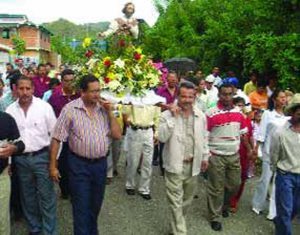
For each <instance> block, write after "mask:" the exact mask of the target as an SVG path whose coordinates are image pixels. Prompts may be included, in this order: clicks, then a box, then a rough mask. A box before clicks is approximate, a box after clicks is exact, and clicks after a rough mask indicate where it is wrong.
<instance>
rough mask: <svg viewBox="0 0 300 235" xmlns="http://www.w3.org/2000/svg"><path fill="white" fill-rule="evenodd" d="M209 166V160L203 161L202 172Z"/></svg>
mask: <svg viewBox="0 0 300 235" xmlns="http://www.w3.org/2000/svg"><path fill="white" fill-rule="evenodd" d="M207 168H208V161H202V162H201V172H205V171H206V170H207Z"/></svg>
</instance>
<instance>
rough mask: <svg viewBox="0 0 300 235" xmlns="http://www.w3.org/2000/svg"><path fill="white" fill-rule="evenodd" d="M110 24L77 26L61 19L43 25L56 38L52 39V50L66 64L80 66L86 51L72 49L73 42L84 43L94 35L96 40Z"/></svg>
mask: <svg viewBox="0 0 300 235" xmlns="http://www.w3.org/2000/svg"><path fill="white" fill-rule="evenodd" d="M108 24H109V23H108V22H99V23H89V24H83V25H76V24H74V23H72V22H70V21H68V20H65V19H59V20H57V21H54V22H51V23H45V24H43V26H44V27H46V28H47V29H48V30H50V31H51V32H52V33H53V34H54V36H52V37H51V49H52V50H53V51H55V52H57V53H58V54H60V55H61V56H62V60H63V62H64V63H70V64H78V63H80V62H82V55H83V54H84V53H85V51H84V50H83V49H82V47H81V46H77V47H75V48H72V47H71V44H72V41H73V40H74V39H75V40H77V41H82V40H83V39H84V38H85V37H88V36H89V35H92V37H93V38H95V37H96V36H97V35H98V33H99V32H101V31H104V30H106V29H107V27H108Z"/></svg>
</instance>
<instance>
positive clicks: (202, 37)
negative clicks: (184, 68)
mask: <svg viewBox="0 0 300 235" xmlns="http://www.w3.org/2000/svg"><path fill="white" fill-rule="evenodd" d="M155 3H156V7H157V9H158V11H159V12H160V17H159V19H158V21H157V23H156V24H155V25H154V27H152V28H150V29H149V30H147V32H146V36H145V39H144V41H143V43H144V46H145V48H146V49H147V51H148V52H149V53H152V54H153V56H154V58H160V59H162V60H164V59H167V58H170V57H175V56H185V57H190V58H192V59H195V60H196V61H197V62H198V64H199V68H201V69H202V70H203V71H205V72H206V73H208V72H209V71H210V70H211V68H212V67H213V66H219V67H221V68H222V69H223V71H226V70H234V71H235V72H236V73H237V74H238V75H239V77H247V74H248V72H249V71H250V70H257V71H259V72H261V73H271V72H272V73H274V72H276V73H277V75H278V77H279V78H280V82H281V83H282V85H283V86H284V87H290V88H293V89H296V90H298V91H300V83H299V79H300V71H299V69H300V1H299V0H264V1H261V0H170V1H167V0H161V1H160V0H156V1H155Z"/></svg>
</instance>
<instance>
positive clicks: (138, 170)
mask: <svg viewBox="0 0 300 235" xmlns="http://www.w3.org/2000/svg"><path fill="white" fill-rule="evenodd" d="M136 172H137V173H138V174H139V175H140V174H141V168H140V167H139V168H137V170H136Z"/></svg>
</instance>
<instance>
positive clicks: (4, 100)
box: [0, 60, 300, 235]
mask: <svg viewBox="0 0 300 235" xmlns="http://www.w3.org/2000/svg"><path fill="white" fill-rule="evenodd" d="M220 74H221V73H220V69H219V68H217V67H214V68H213V69H212V72H211V74H208V75H207V76H205V75H204V74H203V73H202V72H201V71H191V72H188V73H186V74H184V75H182V76H178V74H177V73H176V72H175V71H169V72H168V74H167V79H166V82H165V84H161V85H160V86H159V87H157V88H156V90H155V92H156V94H157V95H159V96H162V97H164V98H165V100H166V103H158V104H155V105H148V106H134V105H122V104H117V105H112V104H111V103H110V102H108V101H105V100H103V99H101V98H100V96H99V94H100V86H99V84H98V82H97V79H96V78H95V77H93V76H91V75H90V76H85V77H84V78H83V79H82V81H81V83H80V87H79V88H76V87H75V86H74V83H75V79H76V76H75V73H74V71H73V70H72V69H71V68H68V67H67V66H64V65H61V66H60V67H59V68H58V69H57V70H56V69H55V68H54V66H53V65H51V63H46V64H39V65H36V64H34V63H33V64H30V65H29V66H28V67H25V66H24V65H23V62H22V60H18V61H16V64H15V65H13V64H10V63H8V64H7V65H6V74H5V75H4V76H2V79H0V111H1V112H7V113H9V114H10V115H11V116H12V117H13V118H14V119H15V121H16V124H17V127H18V129H19V132H20V136H21V138H19V136H16V137H14V139H12V140H14V141H15V140H18V141H15V142H13V143H18V144H19V145H20V146H19V147H18V148H17V150H16V149H15V150H11V152H10V153H12V154H13V155H16V157H15V156H13V157H12V158H11V160H7V163H1V164H2V165H1V167H2V166H3V169H1V170H2V173H1V177H2V178H3V174H8V173H7V172H6V171H5V169H6V166H7V164H8V162H9V164H10V165H11V167H10V170H9V174H10V177H11V193H10V190H6V191H5V193H6V194H7V193H8V194H9V195H10V200H11V210H12V214H13V216H14V219H16V220H18V219H20V218H21V217H24V218H25V219H26V221H27V223H28V226H29V231H30V234H40V233H41V232H43V233H44V234H56V233H57V228H56V202H55V201H56V196H55V192H54V189H53V182H55V181H57V182H59V186H60V192H61V194H60V196H61V198H62V199H69V198H70V197H71V200H72V206H73V217H74V233H75V234H97V216H98V214H99V211H100V208H101V205H102V201H103V198H104V188H105V184H110V183H111V182H112V181H113V177H114V176H117V175H118V174H119V172H118V160H119V158H120V156H122V155H124V156H125V157H126V179H125V183H124V188H125V190H126V193H127V194H128V196H134V195H136V193H138V194H139V195H140V196H141V197H142V198H143V199H145V200H151V198H152V195H151V184H150V182H151V175H152V168H153V166H157V165H159V166H160V170H161V174H162V175H163V176H164V178H165V183H166V192H167V198H168V202H169V204H170V208H171V213H172V217H171V221H170V225H171V228H170V231H171V233H172V234H186V233H187V225H186V223H185V213H186V208H187V206H188V205H190V204H191V202H192V199H193V197H194V196H195V188H196V187H197V183H196V182H197V181H196V176H197V175H198V174H199V173H200V172H202V173H203V174H202V175H203V176H204V177H205V178H206V179H207V182H208V184H207V200H208V213H209V222H210V225H211V228H212V229H213V230H215V231H220V230H222V223H221V217H224V218H226V217H228V216H229V215H230V213H236V212H237V210H238V203H239V200H240V198H241V196H242V193H243V190H244V187H245V182H246V180H247V179H248V178H251V177H253V176H254V175H257V173H256V171H255V170H256V168H257V162H261V163H262V173H261V176H260V179H259V181H258V183H257V185H256V188H255V191H254V195H253V200H252V210H253V212H254V213H256V214H260V213H262V212H263V211H264V210H266V209H267V208H268V209H267V211H268V214H267V218H268V219H269V220H272V221H275V225H276V226H275V227H276V229H275V231H276V234H277V235H284V234H291V221H292V220H293V219H294V217H295V215H296V213H299V208H300V206H299V204H300V193H299V191H300V190H299V188H300V160H299V158H298V157H297V156H296V155H295V154H297V152H296V149H299V146H297V143H298V142H299V139H300V138H299V135H300V134H299V132H298V129H297V128H298V126H297V124H299V120H298V119H299V110H300V101H299V96H298V94H296V95H294V94H293V93H292V92H291V91H289V90H282V89H280V87H279V86H278V79H277V77H276V76H275V75H274V74H268V75H265V76H262V75H260V74H258V73H256V72H252V73H250V74H249V81H248V82H247V83H246V84H245V85H244V86H243V89H241V85H242V84H241V83H240V80H239V79H238V78H237V77H236V76H235V73H234V72H233V71H228V72H226V76H225V77H224V78H221V77H220V76H221V75H220ZM42 100H43V101H42ZM20 107H21V108H20ZM286 107H288V108H289V109H288V113H286V112H285V108H286ZM21 109H22V110H23V111H24V110H26V111H24V112H22V111H20V110H21ZM93 117H95V119H93ZM3 120H4V119H3ZM29 120H30V121H29ZM90 120H92V121H90ZM117 126H118V127H117ZM280 128H281V129H280ZM282 128H283V129H282ZM279 129H280V130H284V131H281V132H280V133H281V134H280V135H279V133H278V130H279ZM95 130H98V131H99V132H101V134H99V133H98V132H97V131H95ZM290 130H292V131H290ZM0 133H1V131H0ZM120 133H121V134H122V137H121V134H120ZM275 133H276V134H275ZM295 133H296V135H295V136H297V138H298V139H297V140H295V143H291V142H289V141H290V140H291V139H292V138H293V135H294V134H295ZM17 135H19V134H17ZM0 137H1V135H0ZM3 139H6V138H3ZM20 140H21V142H22V143H23V145H25V146H21V145H22V143H20V142H19V141H20ZM34 140H36V142H34ZM50 141H51V146H50ZM0 147H1V146H0ZM49 147H50V155H49V152H48V149H49ZM0 156H1V152H0ZM49 156H50V157H49ZM274 156H276V158H275V157H274ZM38 158H39V159H40V160H39V161H38V160H36V159H38ZM57 158H58V160H57ZM274 158H275V160H274ZM285 158H286V159H285ZM1 159H2V158H1ZM3 159H4V158H3ZM70 159H71V160H70ZM75 159H76V162H75ZM103 159H105V163H104V162H102V161H103ZM106 159H107V162H106ZM56 160H57V161H56ZM45 166H46V167H45ZM94 166H97V168H95V169H94V168H93V167H94ZM43 167H45V169H44V171H43V170H41V169H42V168H43ZM82 169H84V170H82ZM80 174H81V175H80ZM276 174H277V176H275V175H276ZM49 175H50V177H49ZM83 175H88V177H86V176H85V177H84V176H83ZM138 175H140V176H139V180H138V182H137V176H138ZM257 176H258V175H257ZM2 178H1V180H3V179H2ZM87 178H88V179H87ZM97 179H98V180H99V179H102V180H99V181H98V180H97ZM275 179H276V180H275ZM82 181H86V182H85V183H84V184H81V183H80V182H82ZM0 182H1V181H0ZM33 182H34V183H33ZM91 182H93V183H92V184H93V186H90V185H89V183H91ZM95 182H97V183H95ZM287 184H288V185H289V186H286V185H287ZM87 185H89V186H87ZM1 187H2V186H1ZM6 187H9V188H10V186H6ZM0 190H1V191H0V193H4V192H3V191H4V190H3V188H1V189H0ZM36 192H38V194H36ZM94 194H97V197H95V198H94V197H93V195H94ZM41 195H42V196H41ZM1 196H2V195H1ZM89 198H93V199H91V202H90V203H91V204H88V203H87V202H86V201H89ZM82 199H84V202H83V200H82ZM85 200H86V201H85ZM6 208H7V205H4V206H3V207H1V212H0V213H2V212H3V213H4V212H5V211H6ZM94 208H96V209H94ZM2 209H3V210H2ZM3 213H2V214H3ZM5 216H6V217H7V216H9V214H6V215H4V217H5ZM0 218H3V216H2V217H0ZM41 218H42V221H41ZM86 221H91V222H86ZM0 223H1V222H0ZM7 223H9V220H5V219H3V220H2V224H6V225H5V226H4V225H3V226H0V234H8V233H7V231H9V228H8V227H9V226H10V225H9V224H7ZM2 231H3V232H2Z"/></svg>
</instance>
